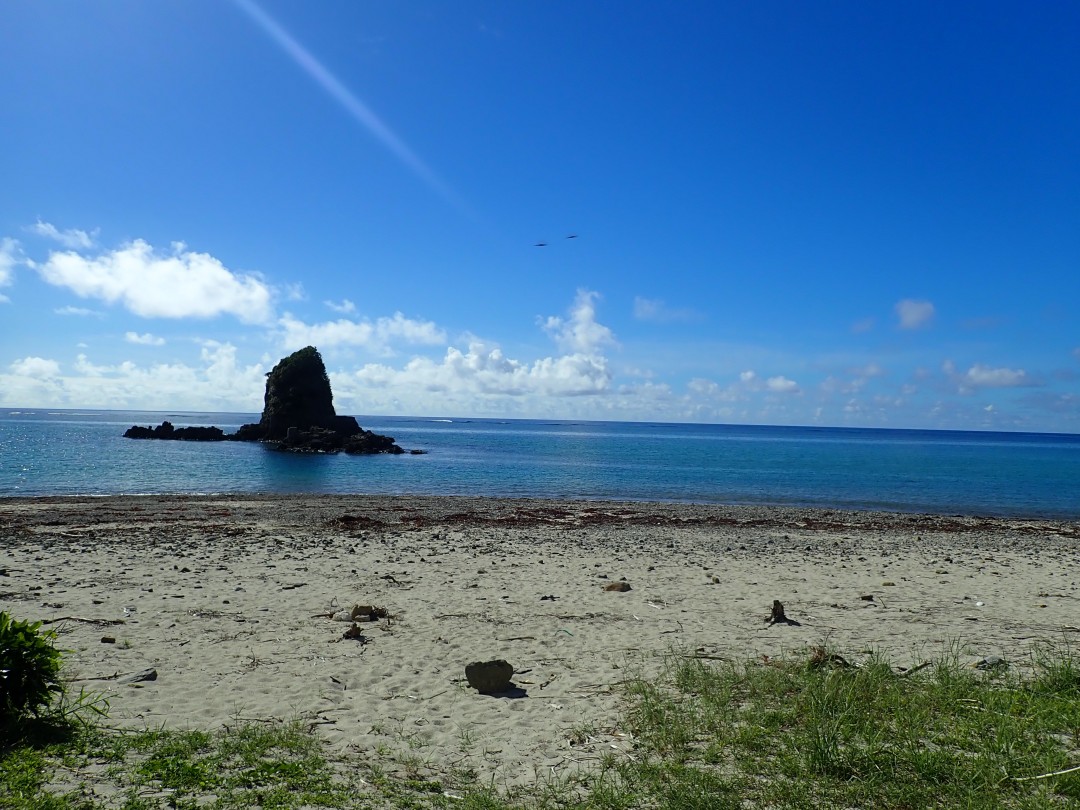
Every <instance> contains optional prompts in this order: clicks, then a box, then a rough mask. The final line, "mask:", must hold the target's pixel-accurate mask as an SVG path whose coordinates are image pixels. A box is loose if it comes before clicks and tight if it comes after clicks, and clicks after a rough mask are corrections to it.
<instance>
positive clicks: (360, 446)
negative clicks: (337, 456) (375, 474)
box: [124, 346, 423, 455]
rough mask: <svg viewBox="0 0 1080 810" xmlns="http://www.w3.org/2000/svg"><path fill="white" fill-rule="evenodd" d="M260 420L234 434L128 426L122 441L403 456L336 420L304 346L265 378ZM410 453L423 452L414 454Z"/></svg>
mask: <svg viewBox="0 0 1080 810" xmlns="http://www.w3.org/2000/svg"><path fill="white" fill-rule="evenodd" d="M263 402H264V407H263V412H262V418H261V419H260V420H259V421H258V422H256V423H253V424H249V425H242V426H241V427H240V429H239V430H237V431H236V433H225V432H224V431H223V430H221V428H217V427H199V426H193V427H179V428H178V427H174V426H173V425H172V423H170V422H162V423H161V424H160V425H158V426H157V427H153V428H151V427H140V426H138V425H133V426H132V427H130V428H128V430H127V431H126V432H125V433H124V436H125V437H126V438H129V439H170V440H174V441H195V442H220V441H238V442H266V443H268V444H270V445H272V446H273V447H275V449H278V450H284V451H287V452H291V453H338V452H342V451H344V452H346V453H350V454H356V455H370V454H374V453H390V454H394V455H398V454H401V453H404V452H405V451H404V450H403V449H402V448H401V447H399V446H398V445H397V444H396V443H395V442H394V439H393V438H392V437H390V436H380V435H379V434H377V433H372V432H371V431H370V430H364V429H363V428H362V427H360V425H359V424H358V423H357V421H356V419H355V417H352V416H338V415H337V412H336V411H335V410H334V395H333V392H332V391H331V390H330V378H329V377H328V376H327V374H326V366H325V365H324V364H323V359H322V355H320V354H319V351H318V349H316V348H315V347H314V346H307V347H305V348H303V349H300V351H298V352H293V353H292V354H290V355H289V356H288V357H285V358H283V359H282V360H280V361H278V364H277V365H276V366H274V368H273V369H272V370H271V371H270V373H269V374H267V375H266V394H265V396H264V398H263ZM411 452H412V453H414V454H415V453H420V452H423V451H418V450H413V451H411Z"/></svg>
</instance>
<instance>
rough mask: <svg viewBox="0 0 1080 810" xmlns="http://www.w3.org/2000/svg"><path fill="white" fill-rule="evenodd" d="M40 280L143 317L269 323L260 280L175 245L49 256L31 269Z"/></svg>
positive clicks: (266, 290) (267, 297)
mask: <svg viewBox="0 0 1080 810" xmlns="http://www.w3.org/2000/svg"><path fill="white" fill-rule="evenodd" d="M35 267H36V269H37V271H38V273H40V275H41V277H42V278H43V279H44V280H45V281H46V282H48V283H49V284H52V285H54V286H57V287H65V288H67V289H69V290H71V291H72V292H74V293H75V294H76V295H78V296H79V297H80V298H96V299H99V300H102V301H106V302H108V303H110V304H115V303H119V304H121V305H122V306H124V307H125V308H127V309H128V310H130V311H131V312H133V313H135V314H136V315H140V316H142V317H144V318H212V317H215V316H218V315H233V316H235V317H236V318H238V319H239V320H240V321H242V322H244V323H251V324H258V323H266V322H267V321H269V320H270V318H271V316H272V314H273V310H272V306H271V300H272V298H273V294H272V290H271V288H270V287H269V286H267V285H266V284H265V283H264V282H263V281H262V280H260V279H259V278H257V277H255V276H253V275H248V274H240V273H235V272H233V271H231V270H229V269H228V268H227V267H225V265H223V264H222V263H221V261H219V260H218V259H216V258H214V257H213V256H211V255H210V254H208V253H196V252H194V251H190V250H188V249H187V246H186V245H184V244H182V243H174V244H173V246H172V250H171V251H170V252H169V253H159V252H157V251H155V250H154V248H153V247H152V246H151V245H149V244H148V243H146V242H144V241H143V240H141V239H136V240H135V241H134V242H132V243H130V244H128V245H125V246H124V247H122V248H120V249H118V250H113V251H107V252H105V253H102V254H100V255H98V256H96V257H92V258H91V257H88V256H84V255H82V254H80V253H78V252H76V251H73V250H72V251H66V252H62V253H52V254H50V255H49V259H48V261H47V262H45V263H44V264H38V265H35Z"/></svg>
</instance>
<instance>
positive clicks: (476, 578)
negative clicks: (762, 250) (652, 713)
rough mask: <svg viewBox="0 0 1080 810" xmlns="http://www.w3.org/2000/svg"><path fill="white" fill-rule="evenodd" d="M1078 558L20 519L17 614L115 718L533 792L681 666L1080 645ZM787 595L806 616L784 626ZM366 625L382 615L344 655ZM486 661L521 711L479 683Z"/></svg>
mask: <svg viewBox="0 0 1080 810" xmlns="http://www.w3.org/2000/svg"><path fill="white" fill-rule="evenodd" d="M1078 544H1080V523H1077V522H1052V521H1036V520H1011V519H985V518H968V517H940V516H926V515H895V514H879V513H868V512H867V513H863V512H860V513H852V512H838V511H833V510H807V509H781V508H765V507H721V506H691V505H680V504H639V503H607V502H603V503H601V502H571V501H538V500H495V499H479V498H434V497H424V498H419V497H367V496H296V497H293V496H281V497H278V496H266V497H252V496H236V497H179V496H170V497H161V496H147V497H112V498H92V499H91V498H87V499H72V498H64V499H59V498H41V499H2V500H0V546H2V549H3V554H2V555H0V609H3V610H5V611H8V612H10V613H12V614H13V615H15V616H16V617H18V618H22V619H31V620H43V621H46V622H49V627H51V628H53V629H55V630H57V631H58V633H59V646H61V647H62V648H63V649H66V650H69V651H70V652H69V654H68V656H67V666H68V675H69V676H71V677H73V678H75V679H77V680H75V682H74V685H75V686H84V687H86V688H87V689H88V690H91V691H100V692H103V693H104V694H105V695H106V696H107V697H108V700H109V703H110V712H109V718H110V720H109V722H110V723H111V724H114V725H116V726H119V727H128V728H143V727H160V726H162V725H164V726H166V727H177V728H186V727H200V728H214V727H220V726H223V725H234V724H238V723H243V722H247V721H253V722H261V721H264V720H269V719H272V718H284V719H292V718H299V719H301V720H303V721H304V722H305V723H309V724H311V725H313V726H314V727H315V728H317V729H318V731H319V733H320V734H322V735H323V736H324V737H325V738H326V739H327V740H328V742H329V743H330V745H331V746H333V747H335V748H339V749H343V750H344V749H349V750H352V751H355V752H357V753H359V754H360V755H361V756H371V757H375V756H378V757H380V758H382V759H384V760H385V761H386V763H387V764H391V763H395V762H396V763H401V764H399V765H398V766H397V767H402V768H404V767H406V765H407V766H408V767H410V768H414V769H415V768H417V767H420V768H422V769H424V770H426V771H427V772H429V773H431V774H440V773H446V772H448V771H450V770H452V769H465V770H471V771H473V772H475V773H476V774H478V775H479V776H480V778H481V779H482V780H483V781H485V782H491V781H493V782H494V783H495V784H496V785H505V786H514V785H520V784H524V783H530V782H533V781H534V780H536V779H538V778H547V777H548V776H550V775H555V776H560V775H566V774H568V773H571V772H573V771H574V770H575V769H580V768H585V767H589V766H590V763H594V762H595V761H597V760H598V759H599V757H600V756H601V755H603V754H605V753H609V752H619V751H627V750H629V749H630V748H631V746H632V745H633V740H632V736H631V734H630V729H627V728H623V727H622V720H621V717H622V713H621V711H620V710H621V704H620V698H619V692H618V685H619V683H620V682H621V681H623V680H624V679H625V678H627V677H628V676H629V674H630V673H633V672H637V671H645V672H646V673H649V672H653V671H656V670H657V669H658V668H659V666H660V664H661V662H662V660H663V657H664V656H665V655H666V654H669V653H671V652H672V651H675V652H677V653H680V654H698V655H703V656H709V657H715V658H717V659H730V660H737V661H745V660H748V659H757V660H763V657H777V656H783V655H800V654H803V655H804V654H806V652H807V651H808V650H809V648H810V647H812V646H814V645H820V644H823V643H824V644H828V645H829V646H830V647H831V648H833V649H834V650H835V651H837V652H840V653H842V654H844V655H845V656H847V657H848V658H850V659H852V660H856V661H857V660H859V659H860V658H861V657H862V656H863V654H864V653H865V652H866V651H870V650H877V651H881V652H884V653H886V654H888V656H889V657H890V658H891V660H892V661H893V663H894V664H895V665H896V666H897V667H910V666H913V665H915V664H917V663H920V662H922V661H924V660H927V659H929V658H932V657H936V656H939V655H941V654H942V653H943V652H946V651H948V650H949V649H951V648H953V647H955V646H956V645H961V655H962V660H963V661H964V662H968V661H970V662H975V661H977V660H979V658H981V657H983V656H987V655H999V656H1002V657H1004V658H1005V659H1006V660H1007V661H1009V662H1011V663H1013V664H1014V665H1017V666H1024V665H1026V664H1027V663H1029V662H1030V659H1031V654H1032V651H1033V650H1034V649H1035V648H1036V647H1037V646H1038V645H1039V644H1041V643H1050V644H1059V645H1060V644H1066V643H1070V642H1073V641H1080V604H1078V602H1077V597H1078V596H1080V592H1078V581H1080V572H1078V570H1077V566H1076V549H1077V546H1078ZM623 581H625V582H626V583H627V584H628V585H629V590H623V591H617V590H607V589H606V586H609V585H611V584H613V583H618V582H623ZM773 600H780V601H781V602H782V603H783V605H784V607H785V610H786V613H787V616H788V617H789V618H790V619H792V620H793V622H797V623H791V624H774V625H770V624H769V623H768V621H767V619H768V618H769V615H770V609H771V607H772V604H773ZM354 605H361V606H375V607H379V608H383V609H385V610H386V612H387V613H388V617H387V618H382V619H379V620H377V621H372V622H365V623H358V624H357V625H356V628H357V630H358V631H359V634H360V636H361V637H360V638H345V637H344V634H345V632H346V631H347V630H350V629H351V628H352V622H351V621H350V622H342V621H337V620H335V619H334V618H333V615H334V614H336V613H339V612H341V611H348V610H350V609H351V608H352V607H353V606H354ZM491 659H505V660H506V661H508V662H510V663H511V664H512V665H513V667H514V668H515V670H516V674H515V675H514V678H513V684H514V687H515V688H514V689H513V690H512V691H510V692H507V693H504V694H501V695H482V694H479V693H478V692H477V691H476V690H474V689H472V688H470V687H469V685H468V684H467V683H466V681H465V675H464V668H465V666H466V665H467V664H469V663H470V662H472V661H477V660H491ZM145 670H154V672H155V673H156V677H155V679H153V680H143V681H136V682H134V683H125V682H123V676H127V675H132V674H135V673H139V672H143V671H145Z"/></svg>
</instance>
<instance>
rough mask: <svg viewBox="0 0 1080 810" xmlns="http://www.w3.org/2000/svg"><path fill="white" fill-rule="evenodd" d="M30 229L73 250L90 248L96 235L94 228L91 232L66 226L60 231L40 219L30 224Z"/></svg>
mask: <svg viewBox="0 0 1080 810" xmlns="http://www.w3.org/2000/svg"><path fill="white" fill-rule="evenodd" d="M30 230H31V231H32V232H33V233H36V234H37V235H38V236H44V237H45V238H46V239H52V240H53V241H54V242H59V243H60V244H61V245H63V246H64V247H66V248H71V249H73V250H78V249H80V248H82V249H83V250H86V249H88V248H92V247H93V246H94V239H95V238H96V237H97V235H98V232H97V231H96V230H95V231H93V232H92V233H87V232H86V231H80V230H79V229H78V228H68V229H67V230H63V231H62V230H60V229H59V228H57V227H56V226H55V225H53V224H52V223H51V222H42V221H41V220H40V219H39V220H38V221H37V222H36V223H34V224H33V225H31V226H30Z"/></svg>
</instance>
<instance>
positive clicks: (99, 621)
mask: <svg viewBox="0 0 1080 810" xmlns="http://www.w3.org/2000/svg"><path fill="white" fill-rule="evenodd" d="M57 622H85V623H86V624H97V625H100V626H102V627H107V626H109V625H112V624H123V623H124V620H123V619H84V618H82V617H81V616H58V617H57V618H55V619H42V620H41V623H42V624H56V623H57Z"/></svg>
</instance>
